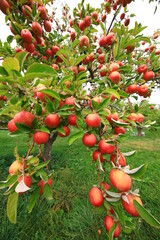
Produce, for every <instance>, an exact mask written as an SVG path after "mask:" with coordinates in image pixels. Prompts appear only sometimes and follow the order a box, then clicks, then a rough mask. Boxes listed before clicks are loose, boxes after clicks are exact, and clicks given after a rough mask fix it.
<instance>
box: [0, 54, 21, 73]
mask: <svg viewBox="0 0 160 240" xmlns="http://www.w3.org/2000/svg"><path fill="white" fill-rule="evenodd" d="M2 65H3V67H4V68H5V69H6V71H7V72H8V73H9V74H11V71H12V70H16V71H19V70H20V66H19V61H18V59H17V58H12V57H7V58H5V59H4V61H3V62H2Z"/></svg>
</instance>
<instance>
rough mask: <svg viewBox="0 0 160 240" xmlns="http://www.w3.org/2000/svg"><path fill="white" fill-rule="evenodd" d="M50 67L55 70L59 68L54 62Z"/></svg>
mask: <svg viewBox="0 0 160 240" xmlns="http://www.w3.org/2000/svg"><path fill="white" fill-rule="evenodd" d="M52 67H53V68H54V69H55V70H56V71H58V70H59V66H58V65H57V64H55V63H53V64H52Z"/></svg>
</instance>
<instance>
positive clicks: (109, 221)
mask: <svg viewBox="0 0 160 240" xmlns="http://www.w3.org/2000/svg"><path fill="white" fill-rule="evenodd" d="M113 224H114V220H113V218H112V217H111V216H107V217H106V218H105V228H106V230H107V232H108V233H109V231H110V229H111V227H112V225H113ZM120 232H121V229H120V225H119V223H117V227H116V229H115V231H114V234H113V237H114V238H118V237H119V235H120Z"/></svg>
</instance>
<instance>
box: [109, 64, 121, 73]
mask: <svg viewBox="0 0 160 240" xmlns="http://www.w3.org/2000/svg"><path fill="white" fill-rule="evenodd" d="M118 68H119V64H118V63H111V64H110V66H109V71H110V72H115V71H117V69H118Z"/></svg>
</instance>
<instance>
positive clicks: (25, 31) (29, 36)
mask: <svg viewBox="0 0 160 240" xmlns="http://www.w3.org/2000/svg"><path fill="white" fill-rule="evenodd" d="M21 37H22V39H23V40H24V41H25V42H27V43H31V42H32V34H31V32H30V31H29V30H28V29H23V30H22V31H21Z"/></svg>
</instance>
